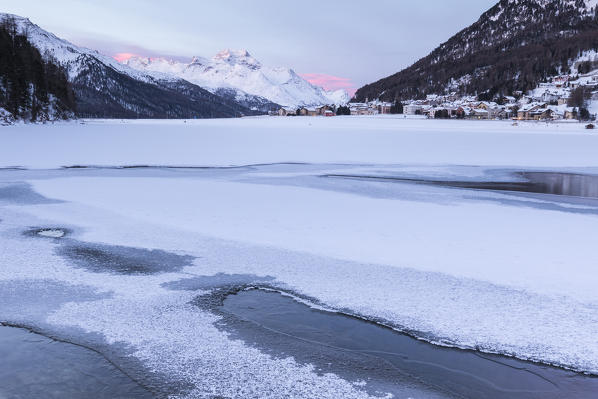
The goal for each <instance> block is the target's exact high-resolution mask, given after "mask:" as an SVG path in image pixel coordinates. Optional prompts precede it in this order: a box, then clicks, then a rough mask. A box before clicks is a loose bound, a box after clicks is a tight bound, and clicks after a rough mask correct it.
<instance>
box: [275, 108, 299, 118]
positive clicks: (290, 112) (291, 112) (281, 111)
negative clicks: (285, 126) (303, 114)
mask: <svg viewBox="0 0 598 399" xmlns="http://www.w3.org/2000/svg"><path fill="white" fill-rule="evenodd" d="M278 115H279V116H289V115H297V110H295V109H294V108H285V107H283V108H281V109H279V110H278Z"/></svg>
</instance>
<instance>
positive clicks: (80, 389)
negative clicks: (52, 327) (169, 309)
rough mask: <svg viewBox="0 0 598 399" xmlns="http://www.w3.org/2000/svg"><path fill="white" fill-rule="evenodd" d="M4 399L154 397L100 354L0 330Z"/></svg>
mask: <svg viewBox="0 0 598 399" xmlns="http://www.w3.org/2000/svg"><path fill="white" fill-rule="evenodd" d="M0 359H2V361H1V362H0V397H2V398H11V399H20V398H23V399H25V398H26V399H31V398H48V399H52V398H56V399H63V398H86V397H87V398H99V399H101V398H106V399H108V398H114V399H119V398H122V399H125V398H127V399H128V398H131V399H133V398H135V399H137V398H152V397H154V395H153V394H152V393H151V392H150V391H149V390H147V389H146V388H145V387H143V386H141V385H140V384H139V383H138V382H137V381H135V380H133V379H132V378H131V377H130V376H128V375H127V374H126V373H124V372H123V371H122V370H120V369H119V368H117V367H116V366H114V365H113V364H112V363H110V362H109V361H108V360H106V359H105V358H104V357H103V356H102V355H101V354H99V353H97V352H95V351H93V350H90V349H87V348H84V347H82V346H79V345H73V344H70V343H66V342H61V341H58V340H54V339H51V338H47V337H45V336H43V335H40V334H35V333H32V332H30V331H27V330H24V329H21V328H14V327H7V326H3V325H0Z"/></svg>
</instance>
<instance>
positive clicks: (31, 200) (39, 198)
mask: <svg viewBox="0 0 598 399" xmlns="http://www.w3.org/2000/svg"><path fill="white" fill-rule="evenodd" d="M61 202H62V201H58V200H53V199H49V198H46V197H44V196H43V195H41V194H38V193H36V192H35V191H34V190H33V189H32V188H31V185H29V184H27V183H5V184H2V183H0V204H1V203H8V204H17V205H38V204H58V203H61Z"/></svg>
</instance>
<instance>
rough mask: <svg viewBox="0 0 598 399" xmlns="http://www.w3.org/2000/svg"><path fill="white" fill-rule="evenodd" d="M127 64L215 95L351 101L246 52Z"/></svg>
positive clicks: (290, 102) (293, 102)
mask: <svg viewBox="0 0 598 399" xmlns="http://www.w3.org/2000/svg"><path fill="white" fill-rule="evenodd" d="M125 64H126V65H127V66H130V67H132V68H134V69H136V70H138V71H143V72H145V73H156V72H158V73H163V74H168V75H170V76H177V77H179V78H182V79H185V80H188V81H189V82H192V83H195V84H197V85H199V86H201V87H204V88H206V89H208V90H210V91H212V92H215V91H216V90H218V89H233V90H235V91H237V93H238V95H239V96H243V95H245V94H249V95H253V96H259V97H263V98H266V99H268V100H270V101H272V102H274V103H277V104H281V105H283V106H289V107H297V106H309V105H321V104H333V103H334V104H345V103H347V102H349V95H348V94H347V92H346V91H345V90H337V91H326V90H324V89H323V88H321V87H317V86H314V85H312V84H311V83H309V82H308V81H306V80H305V79H303V78H302V77H300V76H299V75H297V73H295V71H293V70H292V69H289V68H280V67H268V66H264V65H262V64H261V63H260V62H259V61H258V60H256V59H255V58H253V57H252V56H251V55H250V54H249V53H248V52H247V51H246V50H236V51H235V50H224V51H221V52H220V53H218V54H216V55H215V56H214V57H213V58H212V59H206V58H202V57H194V58H193V59H192V60H191V62H189V63H183V62H177V61H172V60H168V59H165V58H143V57H134V58H131V59H129V60H127V61H125Z"/></svg>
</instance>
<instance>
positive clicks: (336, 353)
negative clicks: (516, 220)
mask: <svg viewBox="0 0 598 399" xmlns="http://www.w3.org/2000/svg"><path fill="white" fill-rule="evenodd" d="M220 309H221V311H222V312H223V313H224V314H228V315H230V318H229V319H228V320H226V319H225V321H224V323H225V325H226V326H227V327H225V328H228V329H231V330H233V331H234V332H235V334H237V335H238V336H239V338H241V339H244V340H245V341H246V342H248V343H251V344H253V345H256V346H257V347H259V348H260V349H261V350H264V351H266V352H268V353H272V354H274V355H276V354H279V355H285V356H294V357H295V358H296V359H297V360H298V361H300V362H301V361H302V362H306V363H311V364H314V365H316V367H317V369H318V370H322V371H323V372H324V371H328V372H333V373H336V374H338V375H339V376H341V377H343V378H348V379H349V380H364V381H368V384H367V385H368V390H372V389H373V390H374V391H378V392H391V393H394V394H396V395H403V394H405V392H406V391H405V389H407V388H408V389H424V390H430V389H431V390H433V391H435V392H437V394H438V395H439V397H460V398H498V399H500V398H505V399H506V398H509V399H511V398H513V399H517V398H526V399H527V398H530V399H536V398H537V399H540V398H541V399H552V398H555V399H556V398H571V399H575V398H580V399H581V398H590V397H594V395H595V394H596V392H598V378H593V377H588V376H584V375H580V374H577V373H574V372H569V371H565V370H561V369H558V368H554V367H549V366H545V365H540V364H534V363H529V362H524V361H520V360H516V359H513V358H510V357H505V356H498V355H487V354H481V353H478V352H475V351H466V350H459V349H453V348H444V347H439V346H435V345H432V344H429V343H426V342H423V341H419V340H417V339H414V338H412V337H409V336H407V335H404V334H400V333H398V332H396V331H394V330H392V329H389V328H386V327H383V326H380V325H377V324H374V323H370V322H366V321H364V320H361V319H358V318H355V317H351V316H346V315H342V314H339V313H333V312H326V311H320V310H315V309H312V308H310V307H308V306H306V305H304V304H301V303H298V302H297V301H295V300H293V299H292V298H289V297H285V296H283V295H281V294H279V293H275V292H265V291H262V290H249V291H240V292H238V293H237V294H234V295H228V296H226V297H225V298H224V300H223V301H222V305H221V306H220ZM418 387H419V388H418ZM426 397H427V396H426Z"/></svg>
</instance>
